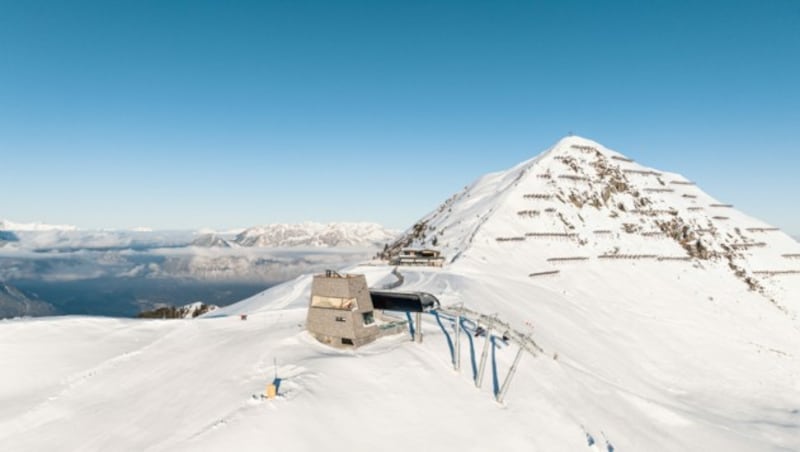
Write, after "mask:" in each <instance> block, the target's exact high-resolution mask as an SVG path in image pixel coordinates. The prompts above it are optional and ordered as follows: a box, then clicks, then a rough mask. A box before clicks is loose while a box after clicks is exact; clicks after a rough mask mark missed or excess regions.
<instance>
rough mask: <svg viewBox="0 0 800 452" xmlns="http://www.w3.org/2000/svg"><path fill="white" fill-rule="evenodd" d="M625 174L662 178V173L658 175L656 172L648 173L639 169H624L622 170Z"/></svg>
mask: <svg viewBox="0 0 800 452" xmlns="http://www.w3.org/2000/svg"><path fill="white" fill-rule="evenodd" d="M622 172H623V173H626V174H639V175H642V176H661V173H657V172H655V171H648V170H637V169H624V170H622Z"/></svg>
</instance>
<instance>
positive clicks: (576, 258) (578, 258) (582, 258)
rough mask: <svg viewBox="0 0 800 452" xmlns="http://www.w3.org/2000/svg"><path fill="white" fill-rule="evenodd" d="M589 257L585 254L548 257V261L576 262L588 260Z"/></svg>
mask: <svg viewBox="0 0 800 452" xmlns="http://www.w3.org/2000/svg"><path fill="white" fill-rule="evenodd" d="M588 260H589V258H588V257H585V256H574V257H548V258H547V262H576V261H588Z"/></svg>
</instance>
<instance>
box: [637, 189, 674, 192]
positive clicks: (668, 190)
mask: <svg viewBox="0 0 800 452" xmlns="http://www.w3.org/2000/svg"><path fill="white" fill-rule="evenodd" d="M642 190H643V191H644V192H646V193H674V192H675V189H674V188H644V189H642Z"/></svg>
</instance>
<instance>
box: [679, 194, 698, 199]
mask: <svg viewBox="0 0 800 452" xmlns="http://www.w3.org/2000/svg"><path fill="white" fill-rule="evenodd" d="M681 196H682V197H684V198H687V199H697V195H685V194H684V195H681Z"/></svg>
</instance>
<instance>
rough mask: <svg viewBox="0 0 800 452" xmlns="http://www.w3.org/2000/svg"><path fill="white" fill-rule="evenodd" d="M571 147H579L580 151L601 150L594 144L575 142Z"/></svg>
mask: <svg viewBox="0 0 800 452" xmlns="http://www.w3.org/2000/svg"><path fill="white" fill-rule="evenodd" d="M570 147H571V148H573V149H577V150H579V151H584V152H599V151H598V150H597V148H596V147H594V146H585V145H581V144H573V145H572V146H570Z"/></svg>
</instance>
